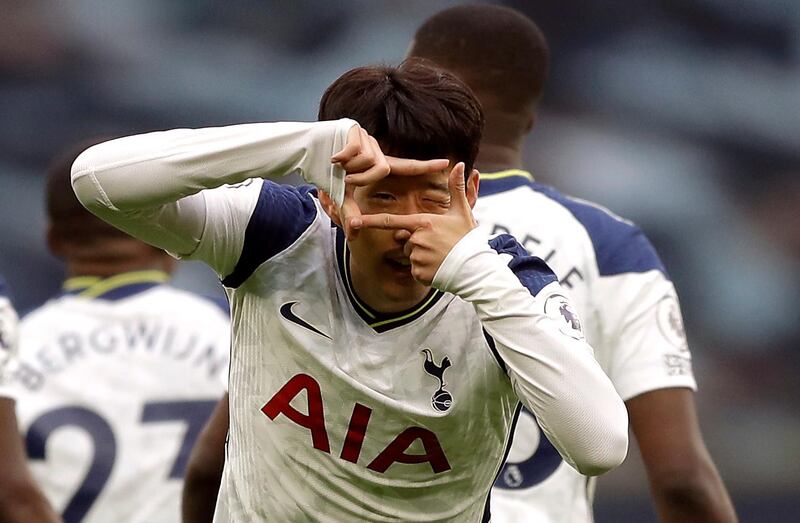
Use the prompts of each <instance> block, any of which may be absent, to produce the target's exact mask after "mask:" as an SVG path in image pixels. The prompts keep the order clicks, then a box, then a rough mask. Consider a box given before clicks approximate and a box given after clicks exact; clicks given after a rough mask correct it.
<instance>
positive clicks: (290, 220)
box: [222, 180, 317, 288]
mask: <svg viewBox="0 0 800 523" xmlns="http://www.w3.org/2000/svg"><path fill="white" fill-rule="evenodd" d="M315 195H316V188H315V187H312V186H310V185H306V186H301V187H291V186H289V185H279V184H277V183H275V182H271V181H269V180H264V184H263V185H262V187H261V194H260V195H259V196H258V202H257V203H256V207H255V209H253V215H252V216H251V217H250V221H249V222H248V224H247V229H246V230H245V234H244V246H243V247H242V254H241V256H240V257H239V261H238V262H236V267H234V269H233V272H232V273H231V274H229V275H228V276H226V277H225V278H224V279H223V280H222V284H223V285H224V286H226V287H229V288H235V287H238V286H240V285H241V284H242V283H244V282H245V280H247V278H249V277H250V275H252V274H253V272H255V270H256V269H257V268H258V267H259V266H260V265H261V264H262V263H264V262H265V261H267V260H269V259H270V258H272V257H273V256H275V255H276V254H278V253H279V252H281V251H283V250H285V249H286V248H288V247H289V246H290V245H292V244H293V243H294V242H295V240H297V239H298V238H299V237H300V236H301V235H302V234H303V232H305V230H306V229H308V227H309V225H311V224H312V223H313V222H314V218H316V216H317V207H316V205H315V204H314V197H313V196H315Z"/></svg>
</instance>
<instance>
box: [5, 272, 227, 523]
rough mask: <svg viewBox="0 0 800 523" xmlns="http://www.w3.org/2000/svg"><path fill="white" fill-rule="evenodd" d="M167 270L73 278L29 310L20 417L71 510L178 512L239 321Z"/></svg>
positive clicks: (123, 518) (142, 514)
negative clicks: (174, 283) (181, 286)
mask: <svg viewBox="0 0 800 523" xmlns="http://www.w3.org/2000/svg"><path fill="white" fill-rule="evenodd" d="M166 279H167V275H166V274H165V273H162V272H159V271H140V272H131V273H124V274H119V275H116V276H113V277H110V278H106V279H99V278H92V277H77V278H72V279H69V280H67V281H66V282H65V285H64V291H65V292H64V294H62V295H61V296H59V297H57V298H54V299H52V300H50V301H48V302H47V303H45V304H44V305H43V306H42V307H40V308H38V309H36V310H35V311H33V312H31V313H30V314H28V315H27V316H25V317H24V318H23V319H22V321H21V322H20V340H21V342H20V361H19V366H18V368H17V369H16V370H15V371H14V373H13V378H14V386H15V387H16V389H17V398H18V399H17V417H18V419H19V422H20V428H21V430H22V432H23V434H24V437H25V445H26V447H27V452H28V456H29V459H30V466H31V470H32V472H33V474H34V476H35V478H36V480H37V482H38V484H39V485H40V486H41V487H42V489H43V491H44V492H45V494H46V495H47V497H48V499H49V500H50V502H51V503H52V504H53V506H54V507H55V508H56V510H57V511H58V512H59V513H61V514H62V515H63V517H64V520H65V521H66V522H70V521H82V522H97V523H108V522H111V521H113V522H142V523H145V522H147V523H153V522H163V523H167V522H177V521H180V498H181V488H182V484H183V483H182V478H183V473H184V469H185V467H186V463H187V460H188V458H189V452H190V450H191V448H192V445H193V443H194V441H195V439H196V438H197V436H198V434H199V431H200V429H201V428H202V427H203V425H204V424H205V422H206V421H207V419H208V417H209V416H210V414H211V411H212V410H213V408H214V405H215V404H216V402H217V401H218V400H219V397H220V395H221V394H222V393H223V388H222V386H221V385H220V383H219V374H220V372H223V371H224V369H225V368H226V366H227V362H228V352H229V340H230V334H229V332H230V322H229V319H228V315H227V313H226V312H225V311H223V310H222V309H221V308H220V306H219V305H218V304H216V303H213V302H212V301H211V300H209V299H205V298H202V297H199V296H195V295H193V294H191V293H188V292H185V291H182V290H178V289H174V288H172V287H169V286H167V285H164V284H163V283H162V282H164V281H165V280H166Z"/></svg>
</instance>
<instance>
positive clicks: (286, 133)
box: [72, 119, 357, 275]
mask: <svg viewBox="0 0 800 523" xmlns="http://www.w3.org/2000/svg"><path fill="white" fill-rule="evenodd" d="M354 125H357V123H356V122H354V121H353V120H349V119H341V120H336V121H328V122H314V123H291V122H282V123H254V124H242V125H232V126H228V127H215V128H207V129H176V130H172V131H161V132H154V133H148V134H142V135H136V136H129V137H125V138H119V139H117V140H111V141H109V142H105V143H101V144H98V145H95V146H93V147H90V148H89V149H87V150H86V151H84V152H83V153H82V154H81V155H80V156H79V157H78V158H77V159H76V160H75V163H74V164H73V166H72V185H73V188H74V189H75V194H76V195H77V196H78V199H79V200H80V201H81V203H82V204H83V205H84V206H85V207H86V208H87V209H89V210H90V211H91V212H93V213H94V214H96V215H97V216H99V217H100V218H102V219H104V220H105V221H107V222H109V223H111V224H112V225H115V226H116V227H118V228H119V229H122V230H124V231H125V232H127V233H129V234H131V235H132V236H135V237H136V238H139V239H141V240H144V241H146V242H148V243H150V244H152V245H155V246H157V247H161V248H162V249H165V250H167V251H169V252H172V253H174V254H176V255H178V256H190V255H192V254H195V251H196V250H197V248H198V246H199V245H200V243H201V239H203V237H204V235H206V234H207V230H212V231H213V233H214V234H219V237H216V238H212V240H211V242H210V243H215V244H217V245H220V244H221V245H222V246H223V247H222V248H217V249H208V250H207V251H206V252H202V253H197V255H196V256H195V257H196V258H198V259H202V260H203V261H205V262H206V263H208V264H209V265H210V266H211V267H212V268H213V269H214V270H215V271H216V272H217V274H220V275H224V274H226V273H227V272H229V271H230V270H231V269H232V266H233V264H235V259H236V257H237V256H238V254H239V252H238V251H237V247H238V248H241V242H242V241H243V240H242V238H241V236H242V235H243V234H244V231H243V230H241V228H235V230H233V229H234V227H220V226H219V224H218V223H215V224H213V227H211V226H209V224H208V223H207V220H217V219H218V218H217V216H216V215H215V214H211V213H210V212H209V210H210V209H209V208H210V207H214V209H215V212H216V211H222V214H223V215H225V214H231V213H232V214H236V215H243V216H244V217H243V218H242V219H243V220H244V221H245V222H246V220H247V218H248V217H249V214H250V213H251V212H252V210H253V206H254V205H255V202H256V199H257V194H255V192H254V191H252V190H250V191H248V190H244V191H239V192H237V191H236V188H237V187H236V186H235V184H243V183H245V182H246V181H247V180H249V179H251V178H277V177H281V176H284V175H286V174H289V173H291V172H295V171H299V172H300V174H301V175H302V176H303V177H304V178H305V179H306V180H307V181H308V182H310V183H312V184H314V185H316V186H317V187H319V188H320V189H323V190H324V191H326V192H327V193H329V194H330V195H331V197H332V198H333V199H334V201H336V202H337V203H339V204H341V201H342V198H343V196H344V172H343V171H342V169H341V168H339V167H338V166H334V165H332V164H331V163H330V157H331V156H332V155H333V154H334V153H336V152H338V151H339V150H340V149H341V148H342V147H343V146H344V144H345V142H346V140H347V132H348V131H349V130H350V129H351V128H352V127H353V126H354ZM225 185H233V187H230V189H231V190H230V191H225V190H224V189H225V188H223V190H222V191H219V192H217V193H215V194H214V195H213V196H212V195H209V194H207V193H206V191H205V190H208V189H215V188H219V187H222V186H225ZM201 191H202V192H201ZM212 199H213V200H214V201H213V203H212V204H210V203H209V202H210V200H212ZM227 200H231V202H232V203H226V201H227ZM240 221H241V220H240ZM226 232H228V233H229V232H233V234H226ZM203 241H208V240H203Z"/></svg>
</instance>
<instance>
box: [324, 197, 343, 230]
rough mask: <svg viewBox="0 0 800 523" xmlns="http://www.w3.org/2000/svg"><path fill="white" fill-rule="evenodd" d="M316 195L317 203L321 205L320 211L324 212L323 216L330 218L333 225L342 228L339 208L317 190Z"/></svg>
mask: <svg viewBox="0 0 800 523" xmlns="http://www.w3.org/2000/svg"><path fill="white" fill-rule="evenodd" d="M318 194H319V203H321V204H322V209H323V210H324V211H325V214H327V215H328V216H329V217H330V219H331V221H332V222H333V223H335V224H336V225H338V226H339V227H342V219H341V218H340V217H339V208H338V207H337V206H336V204H335V203H334V202H333V199H332V198H331V197H330V196H328V193H326V192H325V191H323V190H319V191H318Z"/></svg>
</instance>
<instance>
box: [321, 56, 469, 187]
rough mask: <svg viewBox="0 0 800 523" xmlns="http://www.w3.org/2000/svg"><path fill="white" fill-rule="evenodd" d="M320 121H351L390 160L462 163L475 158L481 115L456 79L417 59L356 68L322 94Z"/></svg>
mask: <svg viewBox="0 0 800 523" xmlns="http://www.w3.org/2000/svg"><path fill="white" fill-rule="evenodd" d="M318 117H319V119H320V120H336V119H339V118H352V119H353V120H355V121H357V122H358V123H359V125H361V127H363V128H364V130H366V131H367V132H368V133H369V134H371V135H372V136H373V137H374V138H375V139H376V140H377V141H378V143H379V144H380V145H381V149H382V150H383V151H384V152H385V153H386V154H389V155H392V156H402V157H406V158H414V159H417V160H429V159H433V158H450V159H452V160H455V161H460V162H464V164H465V166H466V170H465V173H467V175H468V174H469V173H470V171H471V170H472V167H473V165H474V163H475V158H476V156H477V155H478V147H479V145H480V140H481V133H482V132H483V121H484V120H483V110H482V109H481V104H480V102H479V101H478V99H477V98H476V97H475V95H474V94H473V93H472V91H471V90H470V89H469V87H467V85H466V84H464V83H463V82H462V81H461V80H459V79H458V78H457V77H456V76H454V75H452V74H450V73H448V72H446V71H443V70H441V69H438V68H436V67H434V66H433V64H430V63H425V62H424V61H423V60H418V59H414V60H406V61H404V62H403V63H401V64H400V65H399V66H397V67H389V66H368V67H357V68H355V69H351V70H350V71H347V72H346V73H344V74H343V75H342V76H340V77H339V78H338V79H337V80H336V81H335V82H333V83H332V84H331V85H330V87H328V89H327V90H326V91H325V94H323V95H322V100H320V103H319V114H318Z"/></svg>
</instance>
